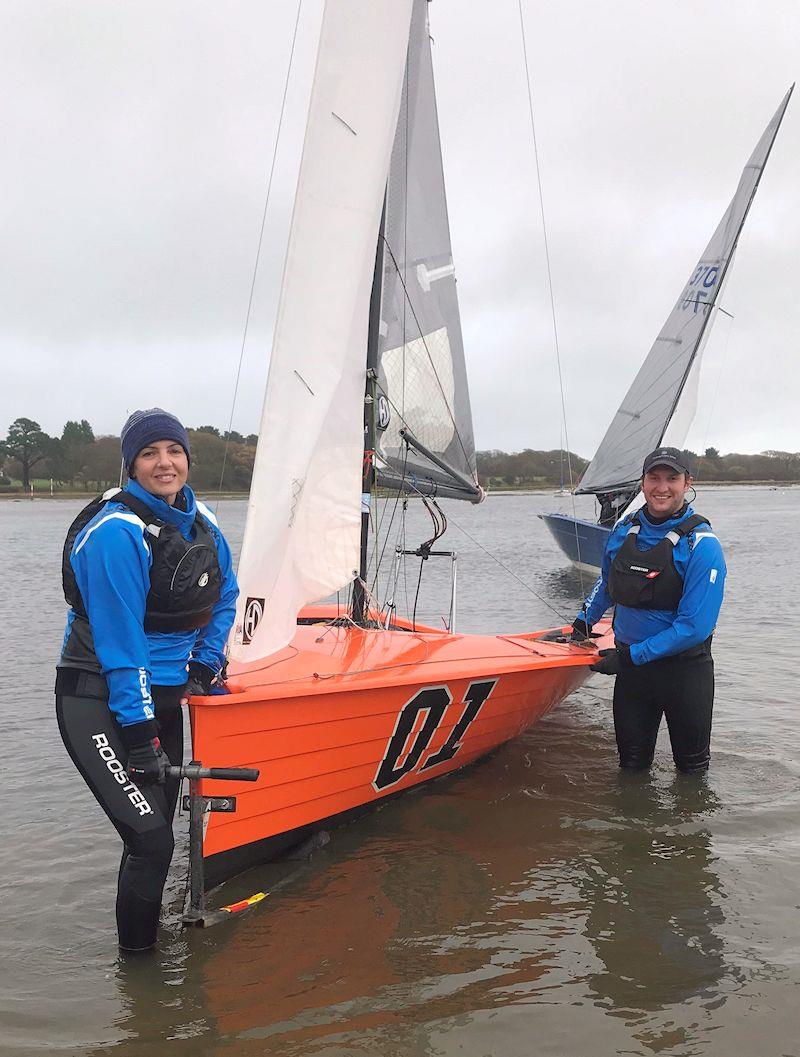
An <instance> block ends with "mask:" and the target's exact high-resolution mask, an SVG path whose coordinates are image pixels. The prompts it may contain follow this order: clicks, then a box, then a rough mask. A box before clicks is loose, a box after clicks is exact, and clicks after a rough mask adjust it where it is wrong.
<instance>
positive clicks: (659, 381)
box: [576, 85, 794, 493]
mask: <svg viewBox="0 0 800 1057" xmlns="http://www.w3.org/2000/svg"><path fill="white" fill-rule="evenodd" d="M793 88H794V85H792V88H790V89H789V91H788V92H787V93H786V95H785V96H784V98H783V101H782V102H781V105H780V106H779V107H778V109H777V111H776V113H775V116H774V117H773V118H772V120H771V121H770V123H769V124H768V125H767V127H766V129H765V131H764V133H763V135H762V136H761V139H760V140H759V141H758V144H757V145H756V148H755V150H754V151H753V154H752V156H751V157H750V160H749V161H748V162H747V165H745V167H744V171H743V172H742V176H741V179H740V180H739V186H738V187H737V189H736V194H735V195H734V196H733V199H732V201H731V204H730V205H729V206H728V209H727V210H726V212H725V215H724V216H723V218H722V220H721V221H720V223H719V225H718V227H717V229H716V231H715V232H714V234H713V236H712V238H711V241H710V242H709V244H708V246H707V247H706V249H705V251H704V252H703V254H702V256H701V257H700V260H699V261H698V263H697V266H696V267H695V268H694V269H693V270H692V273H691V275H690V276H689V279H688V281H687V283H686V286H685V288H684V289H683V291H682V292H681V295H680V297H679V298H678V301H677V303H676V305H675V307H674V308H673V309H672V311H671V312H670V314H669V316H668V318H667V321H666V323H665V324H664V326H663V327H662V329H661V332H660V333H659V335H658V337H657V338H656V340H655V342H654V344H653V347H652V348H651V349H650V352H649V353H648V355H647V358H646V359H645V361H644V363H643V364H642V367H641V369H640V370H639V373H638V374H637V375H636V377H635V379H634V380H633V384H632V385H631V387H630V389H629V390H628V392H627V393H626V395H625V399H624V400H623V401H622V404H621V405H620V408H619V410H618V411H617V413H616V415H615V416H614V419H613V421H612V422H611V425H610V426H609V428H608V430H607V432H606V435H605V436H604V437H603V439H602V441H601V442H600V447H599V448H598V449H597V453H596V454H595V457H594V458H593V459H592V461H591V462H590V463H589V466H588V467H587V469H586V472H585V473H584V475H583V478H582V479H581V482H580V485H579V487H578V488H577V489H576V492H577V493H587V492H594V493H598V492H614V491H623V490H626V489H630V488H631V487H633V488H635V486H636V483H637V482H638V481H639V478H640V477H641V472H642V459H643V457H644V456H645V455H646V454H647V453H648V452H650V451H652V450H653V449H654V448H656V447H658V445H659V444H661V442H662V439H663V438H664V433H665V431H666V429H667V427H668V425H669V423H670V420H671V419H672V417H673V415H674V414H675V411H676V408H677V406H678V402H679V400H680V399H681V395H682V393H683V392H684V387H685V385H686V381H687V378H688V377H689V375H690V374H692V376H693V377H696V368H697V367H698V366H699V356H700V354H701V352H702V347H703V344H704V339H705V337H707V334H708V328H709V326H710V324H711V322H712V321H713V317H714V316H715V315H716V313H715V312H714V311H713V308H714V304H715V302H716V299H717V295H718V293H719V290H720V287H721V285H722V283H723V281H724V279H725V275H726V273H727V270H728V267H729V265H730V263H731V259H732V257H733V253H734V250H735V249H736V243H737V241H738V239H739V234H740V232H741V230H742V225H743V224H744V221H745V218H746V217H747V213H748V211H749V209H750V204H751V202H752V201H753V196H754V195H755V193H756V189H757V188H758V183H759V180H760V179H761V174H762V172H763V171H764V166H765V165H766V162H767V158H768V157H769V153H770V150H771V149H772V144H773V141H774V139H775V136H776V135H777V132H778V128H779V127H780V123H781V121H782V119H783V114H784V111H785V110H786V106H787V104H788V102H789V97H790V96H791V94H792V90H793ZM693 367H695V371H693ZM689 388H691V387H689ZM687 395H688V389H687ZM681 418H682V419H683V422H682V424H683V430H682V432H683V435H682V437H680V438H678V437H677V436H676V435H674V434H673V435H671V436H670V437H669V441H670V443H672V444H674V445H676V446H678V447H680V445H681V444H682V442H683V440H684V439H685V436H686V432H687V431H688V428H689V425H690V424H691V422H690V420H688V417H687V416H681Z"/></svg>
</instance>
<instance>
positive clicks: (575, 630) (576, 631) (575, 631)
mask: <svg viewBox="0 0 800 1057" xmlns="http://www.w3.org/2000/svg"><path fill="white" fill-rule="evenodd" d="M591 633H592V626H591V624H587V623H586V621H585V620H584V619H583V617H578V618H577V619H576V620H574V621H573V622H572V632H571V633H570V636H569V641H570V642H585V640H586V639H588V638H589V637H590V636H591Z"/></svg>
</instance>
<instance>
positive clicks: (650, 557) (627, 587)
mask: <svg viewBox="0 0 800 1057" xmlns="http://www.w3.org/2000/svg"><path fill="white" fill-rule="evenodd" d="M640 516H641V511H640V510H637V511H636V513H635V514H631V515H630V516H629V517H627V518H626V519H625V521H623V524H629V525H630V528H629V529H628V531H627V533H626V535H625V539H624V541H623V544H622V546H621V547H620V549H619V550H618V551H617V553H616V554H615V555H614V560H613V561H612V563H611V569H610V572H609V576H608V591H609V594H610V595H611V601H612V602H613V603H614V604H615V605H621V606H628V607H630V608H631V609H664V610H675V609H677V608H678V606H679V605H680V601H681V596H682V595H683V577H682V576H681V574H680V573H679V572H678V570H677V569H676V568H675V547H676V546H677V544H678V543H679V542H680V541H681V540H682V539H684V538H685V537H686V536H688V535H689V534H690V533H692V532H694V530H695V529H696V528H697V527H698V525H708V527H709V528H711V522H710V521H709V520H708V518H706V517H703V516H702V514H692V516H691V517H687V518H686V519H685V520H684V521H681V523H680V524H679V525H677V526H676V527H675V528H674V529H671V530H670V531H669V532H668V533H667V534H666V536H665V537H664V538H663V539H662V540H659V541H658V543H656V545H655V546H654V547H651V548H650V549H649V550H646V551H641V550H639V549H638V548H637V546H636V537H637V536H638V534H639V529H640V528H641V522H640V520H639V518H640Z"/></svg>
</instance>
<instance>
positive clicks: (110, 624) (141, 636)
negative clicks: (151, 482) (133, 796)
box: [64, 480, 239, 727]
mask: <svg viewBox="0 0 800 1057" xmlns="http://www.w3.org/2000/svg"><path fill="white" fill-rule="evenodd" d="M126 490H127V491H128V492H130V493H131V494H132V495H134V496H135V497H136V498H137V499H140V500H142V501H143V502H145V503H146V504H147V505H148V506H149V507H150V509H151V510H152V511H153V514H154V515H155V516H156V517H157V518H158V519H159V520H161V521H164V522H167V523H169V524H171V525H175V526H176V527H177V528H178V529H179V531H180V533H181V535H182V536H183V537H184V539H187V540H188V539H191V528H192V525H193V523H194V519H195V514H196V513H197V512H199V513H200V514H201V515H202V516H203V517H204V518H205V520H206V522H207V524H208V525H209V526H210V528H211V531H212V533H213V535H214V539H215V542H216V545H217V557H218V561H219V566H220V570H221V572H222V585H221V594H220V598H219V601H218V602H217V604H216V605H215V606H214V609H213V612H212V615H211V619H210V620H209V622H208V623H207V624H206V625H205V626H204V627H202V628H199V629H196V630H191V631H170V632H158V631H145V630H144V618H145V609H146V604H147V593H148V591H149V590H150V566H151V564H152V555H151V552H150V548H149V547H148V546H147V543H146V537H145V524H144V522H143V521H141V520H140V519H139V518H138V517H137V516H136V515H135V514H134V513H133V511H132V510H130V508H129V507H126V506H124V505H123V504H122V503H115V502H114V501H113V499H112V500H111V501H110V502H108V503H107V504H106V505H105V507H104V508H103V509H102V510H101V511H100V512H99V513H98V514H96V515H95V517H94V518H93V519H92V520H91V521H90V522H89V523H88V525H86V526H85V527H84V528H83V529H82V530H81V531H80V532H79V533H78V536H77V537H76V539H75V543H74V545H73V547H72V555H71V558H70V562H71V564H72V568H73V570H74V572H75V579H76V580H77V583H78V588H79V590H80V593H81V598H82V600H83V604H84V606H85V608H86V613H87V615H88V618H89V624H90V626H91V630H92V637H93V640H94V650H95V654H96V656H97V660H98V662H99V665H100V669H101V671H102V673H103V675H104V676H105V677H106V681H107V683H108V689H109V708H110V709H111V711H112V712H113V713H114V715H115V716H116V718H117V720H118V722H119V723H120V725H121V726H123V727H127V726H131V725H132V724H134V723H144V722H147V721H149V720H152V719H153V718H154V712H153V707H152V699H151V693H150V688H151V684H155V685H156V686H181V685H182V684H183V683H185V682H186V679H187V672H186V665H187V663H188V661H189V660H196V661H200V662H201V663H202V664H205V665H207V666H208V667H209V668H211V669H213V670H214V671H215V672H217V673H219V672H220V671H221V669H222V666H223V664H224V661H225V653H224V650H225V641H226V639H227V637H228V632H229V631H230V628H231V625H232V624H233V618H234V614H235V612H236V598H237V596H238V594H239V588H238V586H237V583H236V577H235V575H234V572H233V562H232V560H231V552H230V548H229V547H228V543H227V541H226V539H225V537H224V536H223V535H222V532H221V531H220V529H219V526H218V524H217V520H216V518H215V516H214V515H213V514H212V512H211V511H210V510H209V509H208V507H206V506H205V504H203V503H201V502H199V501H198V500H197V499H196V498H195V495H194V492H193V491H192V490H191V488H189V486H188V485H184V487H183V497H184V500H185V502H184V504H183V505H185V509H184V510H182V509H180V508H179V507H178V506H170V505H169V503H167V502H165V501H164V500H163V499H160V498H159V497H158V496H154V495H151V493H150V492H147V491H146V490H145V489H144V488H142V487H141V485H140V484H138V482H136V481H134V480H131V481H129V483H128V484H127V485H126ZM74 620H75V613H74V612H73V611H72V610H70V613H69V616H68V618H67V627H66V631H65V634H64V643H65V644H66V642H67V639H68V638H69V635H70V629H71V627H72V622H73V621H74Z"/></svg>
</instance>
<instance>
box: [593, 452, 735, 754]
mask: <svg viewBox="0 0 800 1057" xmlns="http://www.w3.org/2000/svg"><path fill="white" fill-rule="evenodd" d="M641 487H642V495H643V497H644V501H645V502H644V506H643V507H642V508H641V509H639V510H637V511H635V512H634V513H633V514H629V515H628V516H627V517H626V518H623V520H622V521H621V522H620V523H619V524H618V525H617V526H616V528H615V529H614V531H613V532H612V533H611V535H610V537H609V540H608V543H607V544H606V549H605V553H604V555H603V563H602V570H601V573H600V578H599V579H598V581H597V583H596V584H595V585H594V587H593V589H592V591H591V593H590V594H589V597H588V598H587V599H586V601H585V602H584V604H583V607H582V609H581V612H580V614H579V615H578V618H577V619H576V621H575V623H574V624H573V638H574V639H576V640H577V639H583V638H585V637H586V636H588V634H589V632H590V631H591V628H592V625H593V624H595V623H597V621H598V620H599V619H600V618H601V617H602V615H603V614H604V613H605V612H606V610H607V609H608V608H609V606H611V605H613V606H614V607H615V608H614V636H615V639H616V648H615V649H613V650H603V651H602V654H601V657H600V660H599V661H598V662H597V663H596V664H594V665H592V670H593V671H596V672H601V673H602V674H603V675H615V676H617V680H616V684H615V686H614V729H615V731H616V735H617V748H618V750H619V762H620V767H623V768H625V769H628V770H645V769H646V768H648V767H649V766H650V764H651V763H652V761H653V753H654V751H655V744H656V735H657V734H658V728H659V725H660V723H661V717H662V715H666V718H667V726H668V728H669V735H670V741H671V743H672V753H673V757H674V759H675V765H676V767H677V768H678V769H679V770H681V771H683V772H685V773H689V774H694V773H699V772H703V771H706V770H707V769H708V764H709V759H710V752H709V744H710V740H711V714H712V708H713V703H714V662H713V660H712V657H711V637H712V635H713V632H714V628H715V626H716V623H717V617H718V616H719V610H720V606H721V605H722V596H723V589H724V585H725V574H726V568H725V558H724V557H723V554H722V547H721V545H720V542H719V540H718V539H717V537H716V535H715V534H714V532H713V531H712V528H711V525H710V523H709V521H708V520H707V518H705V517H703V516H702V515H700V514H696V513H695V512H694V511H693V510H692V508H691V506H689V504H688V503H687V502H686V493H687V492H688V491H689V489H690V488H691V487H692V471H691V466H690V465H689V462H688V460H687V458H686V456H685V454H684V453H683V452H680V451H678V450H677V448H669V447H661V448H657V449H656V450H655V451H652V452H651V453H650V454H649V455H648V456H647V457H646V459H645V460H644V465H643V467H642V484H641Z"/></svg>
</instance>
